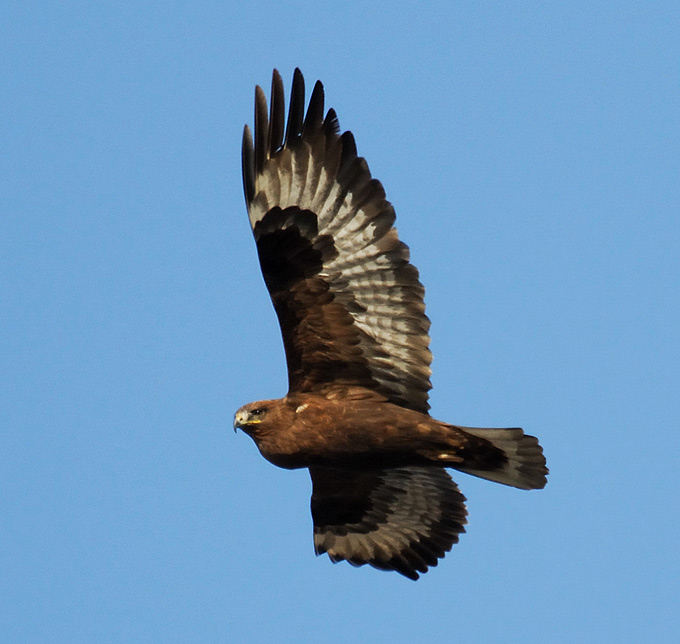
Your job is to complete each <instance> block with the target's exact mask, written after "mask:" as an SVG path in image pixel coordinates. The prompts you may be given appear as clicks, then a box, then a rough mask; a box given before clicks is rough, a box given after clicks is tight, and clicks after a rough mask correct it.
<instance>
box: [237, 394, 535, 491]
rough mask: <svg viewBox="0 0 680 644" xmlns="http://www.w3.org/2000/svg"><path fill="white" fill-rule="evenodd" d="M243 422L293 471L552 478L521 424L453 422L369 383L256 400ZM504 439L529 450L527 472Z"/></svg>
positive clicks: (270, 455) (520, 483) (529, 483)
mask: <svg viewBox="0 0 680 644" xmlns="http://www.w3.org/2000/svg"><path fill="white" fill-rule="evenodd" d="M235 423H236V425H237V426H238V427H240V428H242V429H243V430H244V431H245V432H246V433H247V434H248V435H249V436H250V437H251V438H252V439H253V440H254V441H255V443H256V444H257V447H258V449H259V450H260V453H261V454H262V456H264V458H266V459H267V460H268V461H269V462H270V463H273V464H274V465H277V466H278V467H283V468H286V469H297V468H303V467H344V468H349V469H366V468H374V469H384V468H390V467H407V466H419V467H451V468H454V469H461V470H462V471H468V472H469V471H470V470H474V471H475V472H477V473H478V475H481V476H482V477H483V478H490V479H491V480H494V481H497V482H499V483H504V484H506V485H512V486H514V487H520V488H525V489H531V488H533V487H536V486H538V485H541V484H542V483H543V482H544V479H545V470H544V467H543V465H544V459H543V455H542V451H541V449H540V447H539V446H538V441H537V440H536V439H535V438H533V437H532V436H525V435H524V433H523V432H522V430H521V429H519V428H508V429H495V428H488V429H487V428H477V427H460V426H457V425H450V424H448V423H444V422H441V421H439V420H436V419H434V418H432V417H431V416H429V414H424V413H422V412H418V411H413V410H410V409H404V408H403V407H400V406H398V405H395V404H393V403H391V402H389V401H388V400H386V399H385V398H384V397H382V396H380V395H378V394H376V393H375V392H372V391H370V390H368V389H363V388H361V387H340V388H338V389H337V390H335V391H329V392H326V393H325V394H324V395H295V394H293V395H291V396H287V397H285V398H281V399H278V400H262V401H258V402H253V403H249V404H248V405H245V406H244V407H242V408H241V409H239V411H237V412H236V416H235ZM498 436H501V437H503V438H505V439H506V441H507V442H509V443H514V444H516V446H517V448H518V449H520V448H521V449H522V450H523V453H524V454H525V459H524V461H522V465H523V469H522V470H520V469H518V467H517V465H518V464H517V463H515V462H513V461H512V460H511V459H510V458H509V457H508V455H507V454H506V451H507V445H505V446H503V447H500V446H498V447H497V446H496V445H495V444H494V441H497V440H498ZM530 455H533V460H531V458H530Z"/></svg>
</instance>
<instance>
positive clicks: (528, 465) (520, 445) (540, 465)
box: [452, 427, 548, 490]
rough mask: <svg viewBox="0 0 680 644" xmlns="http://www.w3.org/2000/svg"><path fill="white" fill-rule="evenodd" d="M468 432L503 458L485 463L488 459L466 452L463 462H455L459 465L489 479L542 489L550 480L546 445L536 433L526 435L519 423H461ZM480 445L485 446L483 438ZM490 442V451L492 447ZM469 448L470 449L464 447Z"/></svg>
mask: <svg viewBox="0 0 680 644" xmlns="http://www.w3.org/2000/svg"><path fill="white" fill-rule="evenodd" d="M458 429H460V430H462V431H463V432H465V433H466V434H469V435H471V436H474V437H475V438H481V439H483V441H485V442H488V443H491V445H492V446H493V447H494V448H496V449H497V450H499V451H500V452H502V454H503V457H504V458H501V459H500V462H498V461H497V460H496V462H495V463H494V464H493V466H491V465H490V464H489V465H487V466H485V464H484V459H477V458H475V457H474V456H475V455H474V452H475V451H476V449H475V448H473V449H472V453H470V454H467V453H466V454H464V458H463V462H462V463H457V464H455V465H452V467H455V469H457V470H460V471H461V472H465V473H466V474H472V475H473V476H478V477H480V478H483V479H488V480H489V481H495V482H496V483H502V484H503V485H510V486H512V487H516V488H520V489H522V490H540V489H542V488H544V487H545V485H546V483H547V479H546V475H547V474H548V468H547V467H546V465H545V456H544V455H543V449H542V448H541V446H540V445H539V444H538V439H537V438H535V437H534V436H528V435H526V434H525V433H524V432H523V431H522V430H521V429H520V428H519V427H512V428H508V429H497V428H490V427H458ZM474 443H475V444H476V445H478V446H479V448H481V449H482V450H484V446H483V445H479V441H474ZM488 443H487V451H488ZM464 451H465V452H467V450H464Z"/></svg>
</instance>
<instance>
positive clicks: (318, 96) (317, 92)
mask: <svg viewBox="0 0 680 644" xmlns="http://www.w3.org/2000/svg"><path fill="white" fill-rule="evenodd" d="M323 104H324V93H323V84H322V83H321V81H316V83H315V84H314V89H313V90H312V96H311V98H310V99H309V107H308V108H307V116H305V123H304V125H303V128H302V129H303V132H304V131H307V130H310V131H314V130H316V129H318V128H319V127H321V123H322V122H323Z"/></svg>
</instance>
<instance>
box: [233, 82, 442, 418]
mask: <svg viewBox="0 0 680 644" xmlns="http://www.w3.org/2000/svg"><path fill="white" fill-rule="evenodd" d="M284 112H285V101H284V96H283V86H282V83H281V77H280V75H279V73H278V72H277V71H274V74H273V77H272V101H271V109H270V110H269V117H268V116H267V113H268V110H267V101H266V99H265V96H264V92H263V91H262V89H261V88H260V87H257V88H256V91H255V136H254V139H255V143H254V146H253V143H252V139H251V137H250V131H249V130H248V129H247V128H246V130H244V139H243V153H242V158H243V166H244V167H243V181H244V192H245V196H246V203H247V205H248V214H249V217H250V222H251V225H252V228H253V232H254V235H255V239H256V241H257V245H258V253H259V256H260V262H261V265H262V271H263V274H264V278H265V282H266V284H267V287H268V289H269V292H270V295H271V297H272V301H273V303H274V307H275V309H276V312H277V316H278V318H279V323H280V326H281V332H282V336H283V341H284V346H285V349H286V358H287V363H288V373H289V389H290V391H291V392H311V391H317V392H318V391H323V390H324V389H327V388H328V387H331V386H333V385H335V384H343V385H361V386H364V387H368V388H370V389H372V390H374V391H376V392H377V393H379V394H381V395H383V396H385V397H386V398H387V399H388V400H390V401H392V402H395V403H397V404H400V405H403V406H405V407H409V408H411V409H415V410H418V411H423V412H427V410H428V408H429V405H428V402H427V398H428V391H429V389H430V380H429V377H430V362H431V354H430V351H429V348H428V346H429V336H428V330H429V320H428V318H427V317H426V315H425V305H424V303H423V297H424V289H423V286H422V285H421V283H420V281H419V278H418V271H417V270H416V269H415V267H413V266H412V265H411V264H410V263H409V252H408V248H407V247H406V245H405V244H403V243H402V242H401V241H400V240H399V237H398V235H397V231H396V229H395V228H394V221H395V214H394V209H393V208H392V205H391V204H390V203H389V202H388V201H387V199H386V197H385V191H384V189H383V187H382V185H381V183H380V182H379V181H378V180H376V179H374V178H373V177H372V176H371V173H370V170H369V168H368V164H367V163H366V161H365V159H363V158H362V157H359V156H357V150H356V143H355V141H354V137H353V135H352V134H351V132H344V133H343V134H340V133H339V132H340V129H339V124H338V119H337V115H336V113H335V111H334V110H332V109H330V110H328V112H327V113H326V116H325V117H324V90H323V85H322V84H321V83H320V82H318V81H317V83H316V84H315V85H314V90H313V92H312V96H311V98H310V102H309V107H308V109H307V113H306V114H305V113H304V79H303V77H302V73H301V72H300V71H299V70H297V69H296V70H295V73H294V75H293V86H292V90H291V100H290V107H289V111H288V123H287V124H285V123H284ZM284 131H285V136H284ZM291 262H292V263H291ZM334 374H335V375H334Z"/></svg>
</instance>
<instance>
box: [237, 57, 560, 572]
mask: <svg viewBox="0 0 680 644" xmlns="http://www.w3.org/2000/svg"><path fill="white" fill-rule="evenodd" d="M304 102H305V89H304V79H303V76H302V73H301V72H300V70H299V69H296V70H295V73H294V75H293V83H292V89H291V97H290V106H289V108H288V119H287V121H286V117H285V101H284V92H283V83H282V81H281V76H280V75H279V73H278V71H276V70H274V73H273V77H272V89H271V106H270V109H269V110H268V109H267V100H266V98H265V95H264V92H263V90H262V89H261V88H260V87H259V86H258V87H256V89H255V133H254V140H253V137H252V136H251V132H250V129H249V128H248V126H247V125H246V126H245V129H244V132H243V148H242V162H243V186H244V192H245V199H246V205H247V208H248V216H249V218H250V224H251V227H252V230H253V235H254V237H255V242H256V245H257V253H258V256H259V260H260V266H261V268H262V274H263V276H264V281H265V284H266V286H267V289H268V290H269V295H270V296H271V299H272V302H273V304H274V309H275V310H276V315H277V316H278V320H279V325H280V327H281V335H282V336H283V344H284V347H285V353H286V362H287V367H288V393H287V395H286V396H285V397H284V398H281V399H278V400H261V401H258V402H253V403H249V404H247V405H244V406H243V407H241V408H240V409H239V410H238V411H237V412H236V414H235V418H234V427H235V428H236V429H241V430H243V431H244V432H245V433H246V434H247V435H248V436H250V437H251V438H252V439H253V440H254V441H255V443H256V445H257V447H258V448H259V450H260V453H261V454H262V456H264V458H266V459H267V460H268V461H270V462H271V463H273V464H274V465H278V466H279V467H283V468H308V469H309V473H310V475H311V479H312V500H311V510H312V519H313V522H314V547H315V551H316V553H317V554H322V553H327V554H328V555H329V557H330V559H331V560H332V561H333V562H337V561H343V560H344V561H348V562H349V563H351V564H353V565H356V566H361V565H363V564H370V565H371V566H374V567H375V568H379V569H382V570H396V571H397V572H399V573H401V574H402V575H405V576H406V577H408V578H410V579H418V577H419V573H425V572H427V570H428V567H430V566H436V565H437V562H438V560H439V559H440V558H442V557H444V555H445V554H446V552H448V551H449V550H450V549H451V546H452V545H453V544H454V543H457V542H458V536H459V534H460V533H462V532H464V531H465V528H464V524H465V523H466V515H467V511H466V507H465V497H464V496H463V495H462V494H461V493H460V492H459V490H458V487H457V486H456V484H455V483H454V482H453V481H452V480H451V477H450V476H449V474H448V473H447V471H446V468H453V469H455V470H458V471H460V472H465V473H467V474H472V475H474V476H478V477H481V478H484V479H488V480H490V481H495V482H497V483H503V484H505V485H510V486H513V487H516V488H520V489H524V490H530V489H539V488H542V487H544V486H545V484H546V474H547V473H548V470H547V468H546V466H545V458H544V456H543V451H542V449H541V447H540V445H539V444H538V441H537V439H536V438H534V437H533V436H528V435H525V434H524V432H523V431H522V430H521V429H519V428H508V429H495V428H473V427H461V426H458V425H451V424H448V423H445V422H442V421H439V420H435V419H434V418H432V417H431V416H430V415H429V413H428V410H429V404H428V391H429V390H430V387H431V384H430V379H429V377H430V373H431V372H430V362H431V357H432V356H431V353H430V350H429V348H428V344H429V336H428V330H429V326H430V322H429V320H428V318H427V317H426V315H425V305H424V303H423V296H424V289H423V286H422V284H421V283H420V281H419V278H418V271H417V270H416V268H415V267H414V266H413V265H412V264H410V262H409V251H408V247H407V246H406V245H405V244H404V243H403V242H401V241H400V240H399V237H398V236H397V231H396V229H395V227H394V222H395V214H394V209H393V207H392V205H391V204H390V202H389V201H387V199H386V198H385V191H384V190H383V187H382V185H381V184H380V182H379V181H378V180H376V179H374V178H372V177H371V173H370V171H369V169H368V165H367V163H366V161H365V159H363V158H362V157H360V156H358V155H357V149H356V145H355V142H354V137H353V135H352V134H351V132H344V133H342V134H340V128H339V124H338V119H337V116H336V114H335V111H334V110H333V109H329V110H328V112H326V114H325V115H324V91H323V86H322V84H321V83H320V82H318V81H317V83H316V85H315V86H314V90H313V91H312V95H311V98H310V101H309V106H308V108H307V112H306V113H305V109H304Z"/></svg>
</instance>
